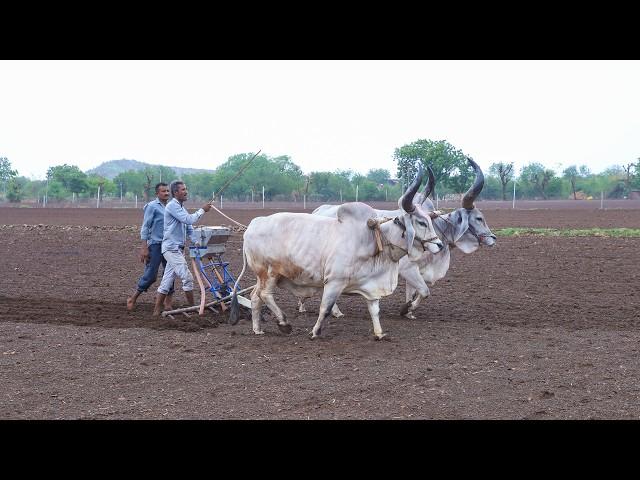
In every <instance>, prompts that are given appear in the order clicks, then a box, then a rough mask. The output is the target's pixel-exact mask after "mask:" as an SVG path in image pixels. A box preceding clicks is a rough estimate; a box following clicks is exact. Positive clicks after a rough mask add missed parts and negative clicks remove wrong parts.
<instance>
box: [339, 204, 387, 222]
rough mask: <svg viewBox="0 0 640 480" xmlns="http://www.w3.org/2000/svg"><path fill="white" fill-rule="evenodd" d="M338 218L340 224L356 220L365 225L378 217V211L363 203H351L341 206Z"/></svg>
mask: <svg viewBox="0 0 640 480" xmlns="http://www.w3.org/2000/svg"><path fill="white" fill-rule="evenodd" d="M337 216H338V221H339V222H345V221H353V220H356V221H362V222H365V223H366V221H367V220H368V219H370V218H375V217H377V215H376V211H375V210H374V209H373V208H372V207H370V206H369V205H367V204H366V203H361V202H349V203H344V204H342V205H340V208H338V213H337Z"/></svg>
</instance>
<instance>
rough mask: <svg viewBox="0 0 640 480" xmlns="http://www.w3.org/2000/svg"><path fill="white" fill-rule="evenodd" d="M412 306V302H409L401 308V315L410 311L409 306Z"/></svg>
mask: <svg viewBox="0 0 640 480" xmlns="http://www.w3.org/2000/svg"><path fill="white" fill-rule="evenodd" d="M410 306H411V302H407V303H405V304H404V305H402V307H401V308H400V315H403V316H404V315H406V314H407V312H409V307H410Z"/></svg>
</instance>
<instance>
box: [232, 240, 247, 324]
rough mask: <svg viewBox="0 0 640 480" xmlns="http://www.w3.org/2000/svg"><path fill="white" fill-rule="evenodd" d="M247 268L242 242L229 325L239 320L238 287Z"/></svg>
mask: <svg viewBox="0 0 640 480" xmlns="http://www.w3.org/2000/svg"><path fill="white" fill-rule="evenodd" d="M246 268H247V254H246V253H245V251H244V242H243V243H242V271H241V272H240V275H238V279H237V280H236V283H234V284H233V297H232V298H231V310H230V311H229V323H230V324H231V325H235V324H236V323H238V320H240V304H239V303H238V285H239V283H240V279H241V278H242V276H243V275H244V271H245V270H246Z"/></svg>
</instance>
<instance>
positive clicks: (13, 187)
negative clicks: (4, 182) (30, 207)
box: [7, 177, 28, 203]
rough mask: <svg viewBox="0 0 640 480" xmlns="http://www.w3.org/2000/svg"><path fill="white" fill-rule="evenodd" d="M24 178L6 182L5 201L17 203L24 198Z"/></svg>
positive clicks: (13, 178)
mask: <svg viewBox="0 0 640 480" xmlns="http://www.w3.org/2000/svg"><path fill="white" fill-rule="evenodd" d="M27 181H28V180H27V179H26V178H24V177H12V178H11V179H10V180H9V182H8V188H7V199H8V200H9V201H10V202H12V203H19V202H20V201H22V198H23V197H24V193H23V192H24V190H23V189H24V186H25V185H26V183H27Z"/></svg>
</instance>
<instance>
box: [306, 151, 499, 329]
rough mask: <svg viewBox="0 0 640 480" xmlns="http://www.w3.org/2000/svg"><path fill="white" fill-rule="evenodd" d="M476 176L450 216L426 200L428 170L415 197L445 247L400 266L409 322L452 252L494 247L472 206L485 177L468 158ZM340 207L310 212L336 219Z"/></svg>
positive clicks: (430, 184)
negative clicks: (427, 214)
mask: <svg viewBox="0 0 640 480" xmlns="http://www.w3.org/2000/svg"><path fill="white" fill-rule="evenodd" d="M467 161H468V162H469V163H470V164H471V166H472V167H473V169H474V170H475V173H476V178H475V180H474V182H473V185H472V186H471V187H470V188H469V190H468V191H467V192H466V193H465V195H464V197H463V199H462V208H458V209H456V210H454V211H453V212H451V213H448V214H445V215H440V214H438V213H436V212H435V208H434V206H433V203H432V202H431V200H429V198H428V196H429V194H430V193H431V191H432V190H433V187H434V186H435V179H434V176H433V172H432V171H431V168H428V171H429V180H428V182H427V185H426V187H425V190H424V192H423V193H419V194H417V195H416V196H415V197H414V202H415V203H416V205H421V206H424V209H425V210H426V211H428V212H431V216H432V218H433V219H434V220H433V226H434V228H435V231H436V233H437V234H438V236H439V237H440V239H442V241H443V243H444V249H443V251H442V252H439V253H438V254H437V255H434V254H432V253H430V252H427V251H425V252H423V253H422V254H421V255H420V257H419V258H417V259H411V258H409V257H403V258H401V259H400V262H399V272H398V273H399V275H400V276H401V277H403V278H404V279H405V280H406V282H407V285H406V302H407V303H406V304H405V305H403V307H402V309H401V310H400V314H401V315H404V316H406V317H408V318H412V319H414V318H416V317H415V315H414V314H413V312H414V311H415V310H416V309H417V308H418V306H419V305H420V302H421V301H422V300H423V299H424V298H426V297H428V296H429V295H430V290H429V286H428V285H427V284H429V285H431V286H433V284H434V283H435V282H437V281H438V280H440V279H441V278H443V277H444V276H445V275H446V274H447V271H448V270H449V264H450V261H451V249H452V248H456V247H457V248H458V249H459V250H460V251H462V252H463V253H473V252H475V251H476V250H477V249H478V248H479V247H480V246H481V245H486V246H490V247H491V246H493V245H495V241H496V237H495V235H494V234H493V233H492V232H491V230H490V229H489V227H488V225H487V223H486V221H485V219H484V215H483V214H482V212H480V210H478V209H477V208H475V206H474V204H473V202H474V200H475V198H476V197H477V196H478V194H479V193H480V192H481V191H482V187H483V186H484V175H483V173H482V170H481V169H480V166H479V165H478V164H477V163H475V162H474V161H473V160H472V159H471V158H469V157H467ZM338 208H339V205H321V206H320V207H318V208H316V209H315V210H314V211H313V214H314V215H322V216H328V217H331V216H335V215H336V212H337V209H338ZM376 212H377V214H378V215H379V216H394V215H395V214H397V211H395V210H376ZM298 306H299V311H301V312H304V311H305V308H304V302H303V301H302V300H299V301H298ZM332 314H333V315H334V316H335V317H340V316H342V312H340V310H339V308H338V306H337V305H334V307H333V310H332Z"/></svg>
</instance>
